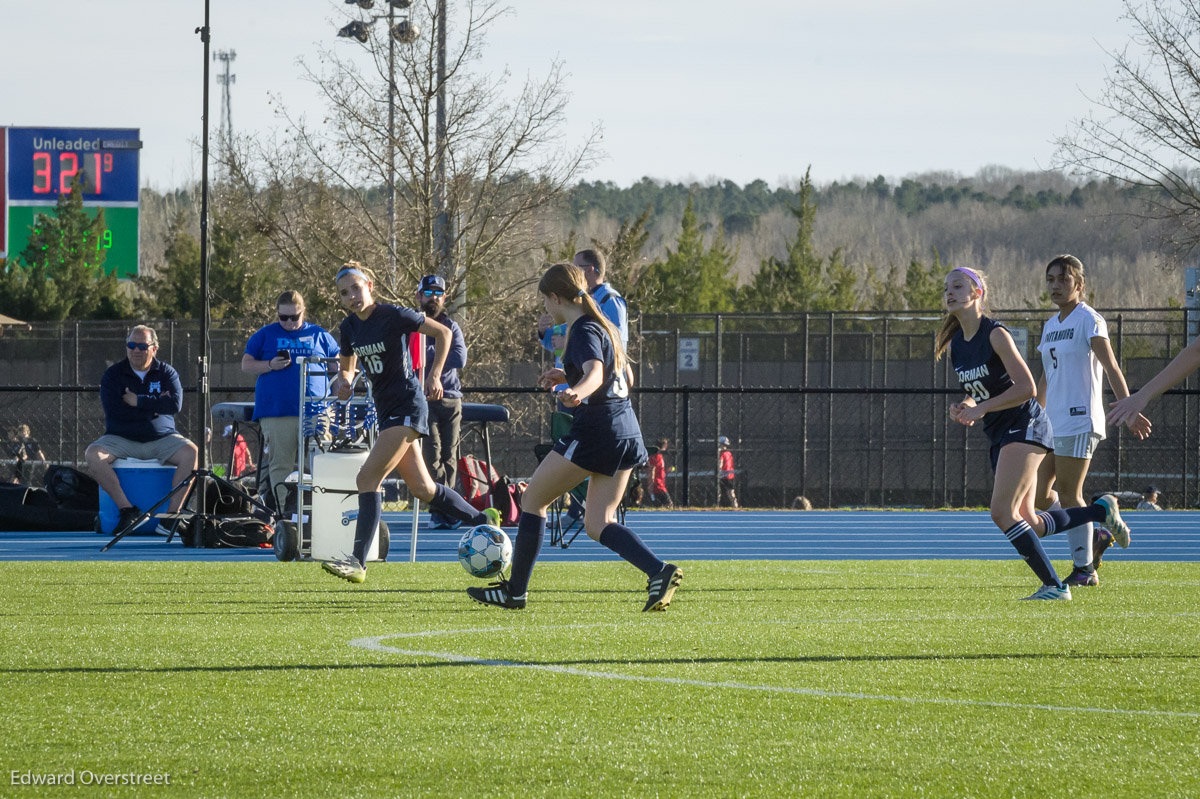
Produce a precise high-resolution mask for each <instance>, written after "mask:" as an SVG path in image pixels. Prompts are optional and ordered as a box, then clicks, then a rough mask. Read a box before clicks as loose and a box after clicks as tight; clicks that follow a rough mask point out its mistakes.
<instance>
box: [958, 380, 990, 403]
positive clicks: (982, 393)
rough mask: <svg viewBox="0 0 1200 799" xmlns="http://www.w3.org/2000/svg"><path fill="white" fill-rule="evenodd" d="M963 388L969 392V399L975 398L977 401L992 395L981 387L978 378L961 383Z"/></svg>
mask: <svg viewBox="0 0 1200 799" xmlns="http://www.w3.org/2000/svg"><path fill="white" fill-rule="evenodd" d="M963 390H964V391H966V392H967V393H968V394H970V395H971V399H973V400H975V402H977V403H979V402H983V401H984V400H985V399H988V398H989V397H991V396H992V395H991V394H990V393H989V392H988V390H987V389H986V388H984V387H983V383H981V382H980V381H978V380H968V381H967V382H966V383H963Z"/></svg>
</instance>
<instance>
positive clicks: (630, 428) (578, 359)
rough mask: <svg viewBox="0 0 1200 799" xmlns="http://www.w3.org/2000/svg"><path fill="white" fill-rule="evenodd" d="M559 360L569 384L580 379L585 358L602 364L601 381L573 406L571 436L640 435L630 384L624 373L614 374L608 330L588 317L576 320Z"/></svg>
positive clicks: (602, 438)
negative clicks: (589, 394)
mask: <svg viewBox="0 0 1200 799" xmlns="http://www.w3.org/2000/svg"><path fill="white" fill-rule="evenodd" d="M562 360H563V372H564V373H566V376H567V383H568V384H570V385H571V386H574V385H575V384H576V383H578V382H579V381H580V380H582V379H583V366H584V364H586V363H587V362H588V361H600V362H601V363H602V364H604V382H603V383H601V384H600V388H598V389H596V391H595V392H593V393H592V394H591V396H589V397H586V398H585V399H584V400H583V404H581V405H579V406H578V407H577V408H575V421H574V423H573V424H572V425H571V435H572V436H574V437H575V438H581V437H586V438H589V439H594V440H600V441H602V440H604V439H613V440H620V439H631V438H636V439H640V438H641V437H642V430H641V428H640V427H639V426H638V421H637V417H636V416H634V413H633V406H632V405H630V404H629V383H628V382H627V381H626V380H625V375H623V374H617V373H616V370H615V369H614V368H613V367H614V365H615V363H616V353H615V352H614V351H613V345H612V341H611V340H610V339H609V337H608V333H606V332H605V331H604V328H603V327H601V326H600V324H599V323H598V322H596V321H595V320H594V319H591V318H589V317H587V316H583V317H580V318H579V319H577V320H575V322H574V324H572V325H571V329H570V331H568V335H567V346H566V349H565V350H563V356H562Z"/></svg>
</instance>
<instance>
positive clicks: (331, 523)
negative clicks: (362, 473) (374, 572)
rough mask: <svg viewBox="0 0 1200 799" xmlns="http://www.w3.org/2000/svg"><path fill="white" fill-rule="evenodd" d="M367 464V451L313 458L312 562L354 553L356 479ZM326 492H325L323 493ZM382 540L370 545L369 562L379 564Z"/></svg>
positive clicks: (320, 454) (356, 510) (376, 537)
mask: <svg viewBox="0 0 1200 799" xmlns="http://www.w3.org/2000/svg"><path fill="white" fill-rule="evenodd" d="M366 460H367V451H366V450H365V449H364V450H355V451H353V452H319V453H317V454H316V455H314V456H313V458H312V484H313V492H312V511H311V520H312V526H311V527H310V530H311V531H312V551H311V555H310V556H311V557H312V559H313V560H338V559H340V558H344V557H346V556H348V555H351V554H353V552H354V528H355V525H356V523H357V521H358V487H357V485H356V484H355V478H357V477H358V470H359V469H361V468H362V465H363V463H364V462H365V461H366ZM322 489H324V490H322ZM379 539H380V536H379V535H378V534H377V535H376V536H375V541H374V543H373V544H371V549H370V550H369V551H368V552H367V560H368V561H372V560H379Z"/></svg>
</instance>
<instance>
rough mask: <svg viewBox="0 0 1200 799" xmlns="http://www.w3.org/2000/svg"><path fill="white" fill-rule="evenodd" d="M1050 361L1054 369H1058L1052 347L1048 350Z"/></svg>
mask: <svg viewBox="0 0 1200 799" xmlns="http://www.w3.org/2000/svg"><path fill="white" fill-rule="evenodd" d="M1050 361H1051V363H1053V364H1054V368H1055V369H1058V356H1057V355H1055V354H1054V347H1051V348H1050Z"/></svg>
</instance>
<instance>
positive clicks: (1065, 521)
mask: <svg viewBox="0 0 1200 799" xmlns="http://www.w3.org/2000/svg"><path fill="white" fill-rule="evenodd" d="M1107 515H1108V510H1107V509H1106V508H1105V507H1104V506H1103V505H1097V504H1096V503H1092V504H1091V505H1087V506H1085V507H1082V508H1055V509H1054V510H1043V511H1038V516H1040V517H1041V519H1042V521H1043V522H1044V523H1045V524H1046V535H1054V534H1055V533H1062V532H1065V531H1067V530H1070V529H1071V528H1072V527H1078V526H1079V525H1081V524H1087V523H1088V522H1100V523H1101V524H1103V523H1104V519H1105V517H1106V516H1107Z"/></svg>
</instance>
